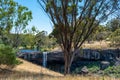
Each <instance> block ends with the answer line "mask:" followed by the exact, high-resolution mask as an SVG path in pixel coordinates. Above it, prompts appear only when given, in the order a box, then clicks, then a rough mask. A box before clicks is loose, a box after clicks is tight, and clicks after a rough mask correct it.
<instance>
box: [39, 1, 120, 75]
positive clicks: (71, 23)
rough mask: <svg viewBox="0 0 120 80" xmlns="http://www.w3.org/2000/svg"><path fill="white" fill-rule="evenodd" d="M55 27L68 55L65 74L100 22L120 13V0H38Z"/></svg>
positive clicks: (63, 48) (65, 54)
mask: <svg viewBox="0 0 120 80" xmlns="http://www.w3.org/2000/svg"><path fill="white" fill-rule="evenodd" d="M37 1H38V3H39V4H40V6H41V8H42V9H43V10H44V11H45V12H46V13H47V14H48V17H49V18H50V20H51V21H52V23H53V25H54V30H53V33H54V36H55V37H56V38H57V40H58V42H59V45H60V46H61V48H62V50H63V52H64V60H65V72H64V73H65V74H68V73H70V67H71V64H72V61H73V59H74V55H75V53H77V51H78V50H79V47H81V45H82V44H83V43H84V41H85V40H86V39H87V38H88V37H89V36H90V34H91V33H92V32H93V31H94V28H96V27H97V26H98V25H99V23H102V22H104V21H105V20H107V18H108V16H109V15H112V14H113V13H115V12H116V11H117V10H118V7H119V5H118V3H119V0H112V1H111V0H37Z"/></svg>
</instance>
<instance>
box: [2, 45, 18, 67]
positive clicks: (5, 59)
mask: <svg viewBox="0 0 120 80" xmlns="http://www.w3.org/2000/svg"><path fill="white" fill-rule="evenodd" d="M15 53H16V50H14V49H13V48H12V47H10V46H6V45H4V44H0V65H1V64H4V65H7V66H15V65H16V63H17V62H18V61H17V60H16V54H15Z"/></svg>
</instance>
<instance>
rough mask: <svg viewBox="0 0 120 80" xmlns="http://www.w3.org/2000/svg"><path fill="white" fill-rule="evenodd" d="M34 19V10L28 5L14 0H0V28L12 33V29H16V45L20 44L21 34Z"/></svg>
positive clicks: (2, 30)
mask: <svg viewBox="0 0 120 80" xmlns="http://www.w3.org/2000/svg"><path fill="white" fill-rule="evenodd" d="M31 19H32V12H31V11H29V9H28V8H27V7H24V6H22V5H19V4H18V3H17V2H15V1H13V0H0V30H1V32H2V35H4V33H3V32H6V33H8V34H10V31H11V30H12V29H14V30H15V34H16V36H15V38H14V41H13V43H14V46H15V47H17V46H18V45H19V41H20V40H19V39H18V38H19V34H21V32H22V31H23V30H24V29H25V27H26V26H27V25H28V22H29V21H30V20H31Z"/></svg>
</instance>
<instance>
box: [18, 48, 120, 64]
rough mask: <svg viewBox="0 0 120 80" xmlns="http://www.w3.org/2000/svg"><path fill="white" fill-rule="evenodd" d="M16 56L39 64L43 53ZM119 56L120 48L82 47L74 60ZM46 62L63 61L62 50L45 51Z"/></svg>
mask: <svg viewBox="0 0 120 80" xmlns="http://www.w3.org/2000/svg"><path fill="white" fill-rule="evenodd" d="M17 55H18V57H21V58H24V59H26V60H30V61H34V62H38V63H39V64H40V63H42V61H43V53H40V52H21V53H17ZM116 57H117V58H119V57H120V49H107V50H91V49H83V50H81V51H78V53H76V54H75V57H74V61H79V60H88V61H90V60H99V61H103V60H107V61H110V60H113V59H116ZM47 62H50V63H51V62H60V63H64V56H63V52H60V51H56V52H55V51H54V52H48V53H47Z"/></svg>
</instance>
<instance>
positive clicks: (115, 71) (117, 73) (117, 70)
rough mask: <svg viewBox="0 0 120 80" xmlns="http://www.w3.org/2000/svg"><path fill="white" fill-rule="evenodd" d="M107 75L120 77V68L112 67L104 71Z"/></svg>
mask: <svg viewBox="0 0 120 80" xmlns="http://www.w3.org/2000/svg"><path fill="white" fill-rule="evenodd" d="M104 74H105V75H109V76H116V77H120V66H111V67H108V68H107V69H105V70H104Z"/></svg>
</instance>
